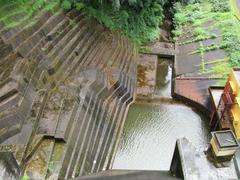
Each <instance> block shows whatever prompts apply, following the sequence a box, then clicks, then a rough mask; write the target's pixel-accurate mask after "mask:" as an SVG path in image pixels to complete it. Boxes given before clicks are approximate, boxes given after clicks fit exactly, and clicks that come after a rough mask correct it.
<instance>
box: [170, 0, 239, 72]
mask: <svg viewBox="0 0 240 180" xmlns="http://www.w3.org/2000/svg"><path fill="white" fill-rule="evenodd" d="M229 2H230V1H228V0H202V1H199V2H193V3H188V4H186V3H181V2H177V3H175V5H174V9H175V16H174V21H173V22H174V26H175V30H174V34H175V40H176V41H177V39H178V38H179V37H182V36H184V35H185V34H186V33H185V34H184V32H185V31H186V27H188V28H187V29H189V31H190V32H189V33H188V34H191V36H192V38H189V40H187V41H185V42H182V43H181V44H188V43H193V42H195V43H197V42H198V43H200V44H201V42H202V41H203V40H206V39H214V38H217V37H218V36H219V38H221V42H220V44H214V45H209V46H200V48H199V49H198V50H197V51H195V52H193V53H198V54H200V55H202V54H204V53H205V52H207V51H213V50H217V49H224V50H225V52H226V53H227V56H228V57H226V58H225V59H224V60H217V61H216V62H218V65H217V66H215V67H214V68H213V69H212V71H215V72H221V73H222V74H223V75H226V74H227V73H228V71H227V69H229V68H231V67H240V21H239V19H237V18H236V16H234V13H233V9H234V8H232V7H231V6H230V3H229ZM207 23H208V24H209V23H210V25H209V27H208V28H206V27H204V26H206V24H207ZM214 29H215V30H216V29H217V30H218V31H219V32H220V35H217V34H212V33H210V32H211V31H212V30H214Z"/></svg>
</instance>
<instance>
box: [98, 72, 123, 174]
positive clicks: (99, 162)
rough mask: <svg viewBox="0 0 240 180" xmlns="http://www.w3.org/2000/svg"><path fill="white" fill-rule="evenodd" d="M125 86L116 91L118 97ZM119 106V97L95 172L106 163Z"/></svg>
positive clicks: (121, 94) (111, 115) (111, 114)
mask: <svg viewBox="0 0 240 180" xmlns="http://www.w3.org/2000/svg"><path fill="white" fill-rule="evenodd" d="M126 81H127V78H126V76H124V79H123V82H126ZM126 84H127V83H126ZM124 88H125V87H124V85H122V86H120V87H119V88H118V91H117V92H116V93H117V96H118V97H122V96H123V95H124ZM118 108H119V99H118V98H117V99H116V102H115V105H114V106H113V107H112V113H110V118H109V122H110V123H109V125H108V127H107V130H106V135H105V136H104V139H103V144H102V146H101V149H100V151H99V156H98V160H97V162H98V163H97V164H96V165H95V170H94V172H97V171H99V170H100V169H102V167H103V164H104V160H105V158H106V152H105V151H106V148H109V145H110V143H109V139H114V137H113V131H114V128H115V125H116V122H115V120H116V117H115V114H116V113H118V111H117V109H118Z"/></svg>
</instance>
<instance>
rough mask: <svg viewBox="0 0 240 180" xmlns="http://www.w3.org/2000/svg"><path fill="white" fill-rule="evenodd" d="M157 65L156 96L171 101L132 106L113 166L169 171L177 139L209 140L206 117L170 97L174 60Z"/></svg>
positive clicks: (198, 142) (199, 143)
mask: <svg viewBox="0 0 240 180" xmlns="http://www.w3.org/2000/svg"><path fill="white" fill-rule="evenodd" d="M157 67H158V68H157V77H156V88H155V91H154V95H155V96H157V97H163V98H167V99H168V100H167V101H166V100H165V101H161V100H159V101H158V102H157V103H156V102H155V103H154V104H153V103H145V102H144V103H142V102H136V103H134V104H132V105H131V107H130V109H129V112H128V116H127V119H126V123H125V126H124V129H123V134H122V137H121V140H120V144H119V146H118V150H117V153H116V156H115V160H114V163H113V169H133V170H136V169H137V170H163V171H166V170H169V167H170V163H171V160H172V156H173V151H174V147H175V143H176V140H177V139H178V138H181V137H186V138H188V139H189V140H190V141H191V142H192V143H193V145H195V146H198V147H199V146H206V144H207V142H208V140H209V132H210V130H209V128H208V124H207V121H208V120H207V118H206V117H204V116H203V115H202V114H200V113H198V112H196V111H195V110H194V109H192V108H191V107H189V106H187V105H185V104H182V103H179V102H176V101H174V100H173V99H172V98H171V81H172V63H171V62H170V61H169V60H168V59H164V58H159V59H158V66H157Z"/></svg>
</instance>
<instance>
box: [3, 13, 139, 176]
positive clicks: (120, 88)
mask: <svg viewBox="0 0 240 180" xmlns="http://www.w3.org/2000/svg"><path fill="white" fill-rule="evenodd" d="M35 16H36V17H35V19H36V21H35V22H34V23H32V24H29V23H24V22H23V23H20V24H19V25H17V26H15V27H12V28H6V27H5V25H4V23H2V22H0V47H1V48H0V51H1V52H0V54H1V56H0V142H1V145H0V153H5V152H10V153H11V152H12V154H13V155H14V157H15V158H16V160H17V163H18V164H19V166H20V168H21V171H22V175H27V176H29V177H31V178H33V179H65V178H73V177H77V176H81V175H87V174H89V173H94V172H99V171H101V170H103V169H108V168H109V167H110V166H111V161H112V158H113V156H114V152H115V148H116V145H117V142H118V139H119V136H120V134H121V129H122V127H123V124H124V120H125V116H126V113H127V110H128V106H129V103H131V102H132V101H133V99H134V92H135V84H136V64H137V62H136V59H137V53H136V51H135V48H134V45H133V44H131V43H130V42H129V41H128V40H127V38H126V37H124V36H122V35H120V34H119V33H113V32H110V31H109V30H108V29H106V28H104V27H103V26H102V25H100V24H99V23H97V22H96V21H95V20H93V19H91V18H89V17H87V16H85V15H84V13H81V12H78V11H76V10H71V11H70V12H63V11H61V10H58V8H55V10H54V11H53V12H49V11H44V10H42V11H41V12H38V13H37V14H36V15H35ZM11 18H13V19H20V18H21V17H19V14H15V16H14V15H13V17H11Z"/></svg>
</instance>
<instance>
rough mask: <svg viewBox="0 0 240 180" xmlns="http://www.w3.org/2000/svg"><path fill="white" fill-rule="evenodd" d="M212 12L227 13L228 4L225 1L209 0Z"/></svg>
mask: <svg viewBox="0 0 240 180" xmlns="http://www.w3.org/2000/svg"><path fill="white" fill-rule="evenodd" d="M211 3H212V11H213V12H229V11H230V4H229V1H227V0H211Z"/></svg>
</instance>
